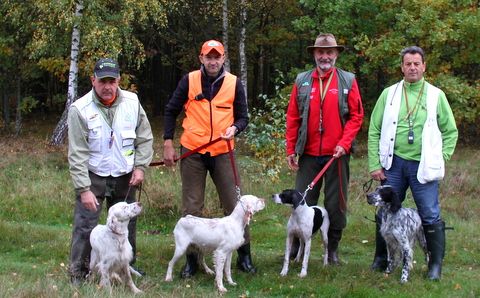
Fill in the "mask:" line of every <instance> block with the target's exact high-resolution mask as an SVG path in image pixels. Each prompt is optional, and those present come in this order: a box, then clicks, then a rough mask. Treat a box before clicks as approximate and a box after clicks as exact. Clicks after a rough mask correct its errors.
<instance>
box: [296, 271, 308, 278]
mask: <svg viewBox="0 0 480 298" xmlns="http://www.w3.org/2000/svg"><path fill="white" fill-rule="evenodd" d="M298 276H299V277H301V278H304V277H305V276H307V271H303V270H302V272H300V273H299V274H298Z"/></svg>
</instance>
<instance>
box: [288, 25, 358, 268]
mask: <svg viewBox="0 0 480 298" xmlns="http://www.w3.org/2000/svg"><path fill="white" fill-rule="evenodd" d="M344 49H345V47H344V46H341V45H337V41H336V39H335V36H333V35H332V34H329V33H327V34H323V33H322V34H320V35H318V37H317V39H316V41H315V44H314V45H313V46H309V47H307V51H308V52H309V53H310V54H311V55H313V58H314V59H315V63H316V67H315V68H314V69H312V70H309V71H306V72H303V73H300V74H299V75H298V76H297V79H296V81H295V84H294V86H293V90H292V93H291V96H290V102H289V105H288V110H287V131H286V141H287V162H288V166H289V167H290V169H292V170H293V171H296V172H297V176H296V182H295V187H296V189H297V190H299V191H306V189H307V186H308V185H309V184H310V183H311V182H312V181H313V180H314V179H315V176H316V175H317V174H318V173H319V172H320V171H321V170H322V168H323V167H324V166H325V165H326V164H327V163H328V161H329V160H330V159H331V158H332V157H333V158H335V160H334V162H333V163H332V164H331V166H330V167H329V168H328V170H327V171H326V172H325V174H324V175H323V177H322V179H320V180H319V181H318V182H317V183H316V184H315V186H314V187H313V189H311V190H309V191H308V192H307V195H306V197H305V199H306V202H307V204H308V205H316V204H317V203H318V199H319V196H320V190H321V188H322V184H323V181H325V187H324V195H325V197H324V205H325V209H327V211H328V214H329V217H330V228H329V231H328V260H329V263H330V264H336V265H338V264H340V260H339V258H338V244H339V242H340V240H341V238H342V231H343V229H344V228H345V227H346V224H347V217H346V202H347V195H348V193H347V186H348V181H349V176H350V175H349V174H350V173H349V171H350V169H349V160H350V153H351V151H352V143H353V141H354V139H355V136H356V135H357V133H358V131H359V130H360V128H361V126H362V121H363V107H362V100H361V97H360V91H359V89H358V85H357V81H356V80H355V76H354V75H353V74H352V73H350V72H346V71H344V70H341V69H339V68H336V67H335V62H336V60H337V57H338V55H339V53H340V52H342V51H343V50H344ZM296 250H298V239H297V241H294V247H293V248H292V254H291V256H294V254H296Z"/></svg>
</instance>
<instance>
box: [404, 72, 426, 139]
mask: <svg viewBox="0 0 480 298" xmlns="http://www.w3.org/2000/svg"><path fill="white" fill-rule="evenodd" d="M424 85H425V81H423V83H422V89H420V92H419V93H418V96H417V100H416V101H415V105H414V106H413V108H412V110H410V107H409V106H408V97H407V89H406V88H405V84H403V93H404V95H405V104H406V106H407V115H406V116H405V120H408V143H409V144H413V140H414V134H413V119H412V115H413V112H414V111H415V110H417V112H418V103H419V102H420V99H421V98H422V94H423V86H424Z"/></svg>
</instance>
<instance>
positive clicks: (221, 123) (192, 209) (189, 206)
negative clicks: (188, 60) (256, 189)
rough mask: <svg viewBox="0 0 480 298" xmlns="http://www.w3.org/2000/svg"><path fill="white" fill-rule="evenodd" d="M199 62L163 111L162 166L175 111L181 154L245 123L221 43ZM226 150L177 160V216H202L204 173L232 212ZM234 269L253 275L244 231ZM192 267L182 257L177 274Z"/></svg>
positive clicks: (241, 96) (242, 101)
mask: <svg viewBox="0 0 480 298" xmlns="http://www.w3.org/2000/svg"><path fill="white" fill-rule="evenodd" d="M199 59H200V62H201V67H200V69H199V70H195V71H192V72H190V73H188V74H186V75H185V76H184V77H183V78H182V79H181V80H180V82H179V83H178V86H177V89H176V90H175V92H174V93H173V95H172V97H171V98H170V100H169V102H168V104H167V106H166V108H165V115H164V116H165V117H164V129H165V132H164V135H163V139H164V148H163V156H164V161H165V165H167V166H173V165H174V163H175V160H176V159H177V153H176V150H175V148H174V144H173V138H174V132H175V121H176V118H177V116H178V115H179V114H180V112H182V111H185V118H184V120H183V124H182V126H183V133H182V135H181V138H180V145H181V149H180V152H181V154H184V153H185V152H188V151H192V150H195V149H197V148H199V147H201V146H203V145H205V144H208V143H209V142H211V141H212V140H215V139H217V138H219V137H221V138H223V139H226V140H231V141H232V143H233V138H234V136H236V135H237V134H239V133H240V132H241V131H243V130H244V129H245V127H246V126H247V124H248V108H247V100H246V98H245V91H244V87H243V85H242V83H241V81H240V79H239V78H237V77H236V76H234V75H233V74H231V73H229V72H227V71H225V69H224V67H223V64H224V62H225V53H224V48H223V45H222V44H221V43H220V42H218V41H216V40H208V41H206V42H205V43H203V45H202V48H201V50H200V56H199ZM232 147H233V144H232ZM228 152H229V150H228V145H227V142H225V141H220V142H216V143H214V144H211V145H209V146H208V147H206V148H204V149H202V150H200V151H198V152H196V153H194V154H192V155H190V156H188V157H186V158H184V159H182V160H181V163H180V172H181V176H182V216H185V215H187V214H191V215H194V216H201V215H202V209H203V206H204V201H205V183H206V175H207V172H208V173H209V174H210V177H211V178H212V181H213V183H214V184H215V187H216V189H217V192H218V196H219V199H220V202H221V205H222V207H223V211H224V214H225V215H228V214H230V213H231V212H232V211H233V209H234V208H235V205H236V203H237V192H236V187H235V186H236V185H235V184H236V183H235V177H234V173H233V169H232V164H231V161H230V157H229V154H228ZM237 265H238V267H239V268H240V269H241V270H242V271H245V272H250V273H254V272H256V268H255V267H254V266H253V264H252V260H251V254H250V237H249V231H248V227H247V229H245V242H244V245H243V246H241V247H240V248H239V249H238V259H237ZM197 268H198V259H197V254H196V253H187V263H186V265H185V266H184V267H183V269H182V273H181V276H182V277H183V278H189V277H192V276H193V275H194V274H195V273H196V271H197Z"/></svg>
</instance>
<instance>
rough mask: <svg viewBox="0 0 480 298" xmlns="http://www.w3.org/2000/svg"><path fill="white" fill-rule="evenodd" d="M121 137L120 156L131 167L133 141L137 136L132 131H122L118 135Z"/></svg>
mask: <svg viewBox="0 0 480 298" xmlns="http://www.w3.org/2000/svg"><path fill="white" fill-rule="evenodd" d="M120 135H121V136H122V149H121V151H122V156H123V158H124V159H125V161H126V162H127V165H129V166H131V165H133V162H134V160H135V139H136V137H137V134H136V133H135V131H134V130H124V131H122V132H121V133H120Z"/></svg>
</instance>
